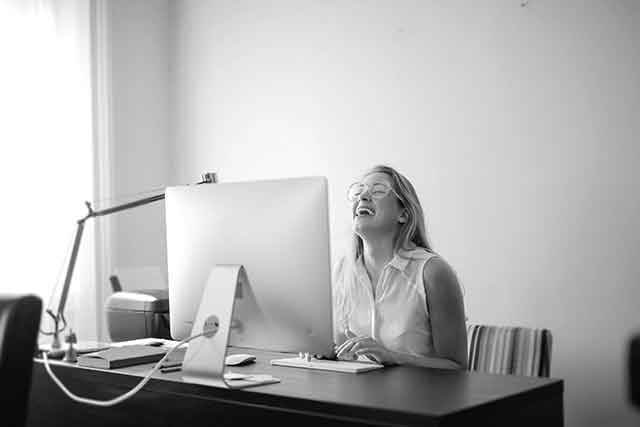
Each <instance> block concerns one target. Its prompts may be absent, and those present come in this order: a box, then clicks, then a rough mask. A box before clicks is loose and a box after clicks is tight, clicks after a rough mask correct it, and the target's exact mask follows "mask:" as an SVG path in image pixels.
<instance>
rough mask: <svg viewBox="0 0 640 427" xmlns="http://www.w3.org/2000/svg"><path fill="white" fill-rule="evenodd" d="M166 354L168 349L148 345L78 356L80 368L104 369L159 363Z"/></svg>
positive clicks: (114, 348) (115, 348) (111, 349)
mask: <svg viewBox="0 0 640 427" xmlns="http://www.w3.org/2000/svg"><path fill="white" fill-rule="evenodd" d="M166 353H167V349H166V348H162V347H151V346H148V345H130V346H125V347H113V348H110V349H107V350H103V351H98V352H95V353H89V354H83V355H81V356H78V366H87V367H90V368H102V369H115V368H124V367H126V366H132V365H142V364H144V363H153V362H157V361H158V360H160V359H162V358H163V357H164V355H165V354H166Z"/></svg>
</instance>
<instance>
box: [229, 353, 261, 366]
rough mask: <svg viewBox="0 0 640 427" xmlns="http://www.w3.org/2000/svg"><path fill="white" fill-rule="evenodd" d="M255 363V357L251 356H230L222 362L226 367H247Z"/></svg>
mask: <svg viewBox="0 0 640 427" xmlns="http://www.w3.org/2000/svg"><path fill="white" fill-rule="evenodd" d="M255 361H256V357H255V356H254V355H252V354H230V355H229V356H227V357H226V358H225V360H224V363H225V364H226V365H227V366H241V365H248V364H249V363H253V362H255Z"/></svg>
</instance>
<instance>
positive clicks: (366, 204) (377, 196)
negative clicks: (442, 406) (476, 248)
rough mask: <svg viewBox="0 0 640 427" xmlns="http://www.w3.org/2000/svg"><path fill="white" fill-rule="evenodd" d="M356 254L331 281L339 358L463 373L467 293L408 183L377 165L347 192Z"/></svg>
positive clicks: (398, 174) (340, 267) (402, 177)
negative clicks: (431, 237)
mask: <svg viewBox="0 0 640 427" xmlns="http://www.w3.org/2000/svg"><path fill="white" fill-rule="evenodd" d="M348 199H349V200H350V201H351V203H352V213H353V232H354V235H353V251H352V253H351V254H349V255H348V256H346V257H345V258H343V259H342V260H341V262H340V263H339V264H338V267H337V269H336V272H335V273H336V275H335V280H334V286H335V289H334V297H335V300H334V319H335V329H336V330H335V334H336V342H337V343H338V345H337V346H336V357H337V358H339V359H354V358H358V357H360V358H362V357H366V358H368V359H370V360H374V361H376V362H379V363H382V364H408V365H416V366H423V367H431V368H442V369H465V368H466V366H467V334H466V326H465V314H464V304H463V301H462V293H461V292H460V287H459V285H458V281H457V279H456V276H455V274H454V273H453V271H452V269H451V267H449V265H448V264H447V262H446V261H445V260H444V259H442V258H441V257H440V256H438V255H436V254H435V253H434V252H433V250H432V249H431V247H430V245H429V243H428V240H427V236H426V231H425V225H424V214H423V211H422V207H421V205H420V201H419V200H418V197H417V195H416V192H415V190H414V188H413V186H412V185H411V183H410V182H409V180H407V178H405V177H404V176H403V175H401V174H400V173H398V172H397V171H396V170H394V169H393V168H391V167H388V166H376V167H374V168H372V169H371V170H370V171H369V172H367V173H366V174H365V175H364V177H363V178H362V179H361V180H360V181H359V182H356V183H354V184H352V185H351V186H350V187H349V191H348Z"/></svg>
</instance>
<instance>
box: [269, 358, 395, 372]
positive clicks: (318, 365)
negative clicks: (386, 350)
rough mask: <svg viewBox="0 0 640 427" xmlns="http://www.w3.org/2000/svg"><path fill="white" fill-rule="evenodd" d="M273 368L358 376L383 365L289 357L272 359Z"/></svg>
mask: <svg viewBox="0 0 640 427" xmlns="http://www.w3.org/2000/svg"><path fill="white" fill-rule="evenodd" d="M271 364H272V365H274V366H287V367H291V368H302V369H313V370H318V371H333V372H347V373H350V374H358V373H360V372H368V371H373V370H376V369H381V368H384V366H383V365H380V364H378V363H373V362H355V361H350V360H319V359H315V358H313V359H311V361H307V360H305V359H304V358H300V357H291V358H287V359H274V360H272V361H271Z"/></svg>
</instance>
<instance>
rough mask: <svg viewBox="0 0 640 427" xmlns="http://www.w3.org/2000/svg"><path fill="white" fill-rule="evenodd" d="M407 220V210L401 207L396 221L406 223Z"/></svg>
mask: <svg viewBox="0 0 640 427" xmlns="http://www.w3.org/2000/svg"><path fill="white" fill-rule="evenodd" d="M408 220H409V215H408V214H407V210H406V209H403V210H402V213H401V214H400V217H399V218H398V222H399V223H400V224H406V222H407V221H408Z"/></svg>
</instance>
